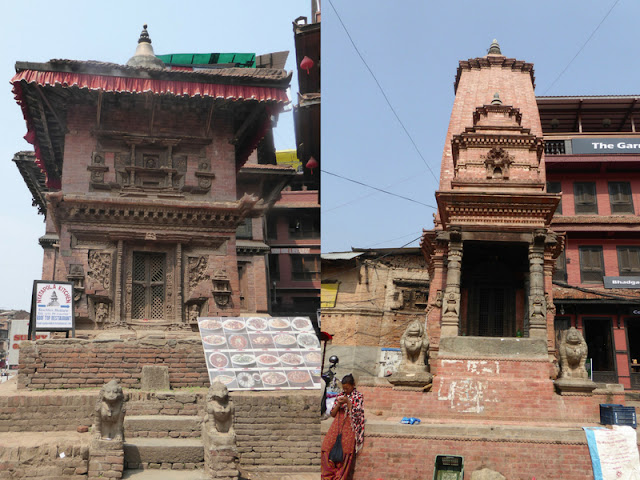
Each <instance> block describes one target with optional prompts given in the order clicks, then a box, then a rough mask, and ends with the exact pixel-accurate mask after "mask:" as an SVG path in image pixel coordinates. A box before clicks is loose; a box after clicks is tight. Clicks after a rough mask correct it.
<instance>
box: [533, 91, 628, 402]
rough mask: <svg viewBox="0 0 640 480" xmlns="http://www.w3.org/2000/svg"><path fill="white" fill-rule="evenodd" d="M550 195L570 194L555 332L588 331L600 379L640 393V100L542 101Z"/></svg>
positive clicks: (560, 223)
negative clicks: (638, 120) (639, 111)
mask: <svg viewBox="0 0 640 480" xmlns="http://www.w3.org/2000/svg"><path fill="white" fill-rule="evenodd" d="M536 101H537V104H538V108H539V111H540V118H541V121H542V128H543V131H544V139H545V153H546V155H545V157H546V171H547V190H548V191H549V192H553V193H557V194H561V195H562V202H561V204H560V205H559V206H558V209H557V210H556V213H555V215H554V217H553V221H552V226H553V228H554V230H556V231H557V232H562V233H563V234H564V236H565V248H564V253H563V254H562V255H561V257H560V258H559V260H558V264H557V269H556V271H555V273H554V287H553V291H554V304H555V328H556V330H562V329H565V328H568V327H569V326H575V327H577V328H578V329H580V330H582V332H583V334H584V337H585V340H586V342H587V345H588V347H589V356H590V357H591V358H592V361H593V378H594V380H595V381H597V382H607V383H621V384H623V385H624V387H625V389H630V388H632V389H638V388H640V364H639V363H638V362H640V294H639V290H638V288H640V217H639V216H638V213H639V212H638V209H639V208H640V162H639V161H638V160H640V135H639V134H638V133H636V125H635V121H636V118H637V106H636V104H637V97H635V96H632V95H629V96H593V97H537V98H536Z"/></svg>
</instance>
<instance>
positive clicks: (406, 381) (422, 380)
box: [387, 372, 433, 388]
mask: <svg viewBox="0 0 640 480" xmlns="http://www.w3.org/2000/svg"><path fill="white" fill-rule="evenodd" d="M387 380H389V383H390V384H392V385H393V386H394V388H395V387H414V388H424V387H426V386H427V385H429V384H431V383H432V382H433V375H432V374H430V373H429V372H396V373H394V374H393V375H391V376H390V377H388V378H387Z"/></svg>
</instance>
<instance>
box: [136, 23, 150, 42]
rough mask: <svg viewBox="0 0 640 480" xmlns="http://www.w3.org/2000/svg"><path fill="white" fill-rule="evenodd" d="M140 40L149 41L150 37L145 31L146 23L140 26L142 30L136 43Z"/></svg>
mask: <svg viewBox="0 0 640 480" xmlns="http://www.w3.org/2000/svg"><path fill="white" fill-rule="evenodd" d="M142 42H147V43H151V38H150V37H149V32H147V24H146V23H145V24H144V25H143V26H142V32H140V38H139V39H138V43H142Z"/></svg>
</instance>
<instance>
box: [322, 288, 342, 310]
mask: <svg viewBox="0 0 640 480" xmlns="http://www.w3.org/2000/svg"><path fill="white" fill-rule="evenodd" d="M339 285H340V284H339V283H337V282H336V283H325V282H323V283H322V284H321V285H320V308H334V307H335V306H336V298H337V297H338V286H339Z"/></svg>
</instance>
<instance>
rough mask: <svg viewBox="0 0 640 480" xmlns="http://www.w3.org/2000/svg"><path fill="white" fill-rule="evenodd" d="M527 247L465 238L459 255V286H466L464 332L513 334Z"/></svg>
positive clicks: (522, 282)
mask: <svg viewBox="0 0 640 480" xmlns="http://www.w3.org/2000/svg"><path fill="white" fill-rule="evenodd" d="M528 270H529V267H528V257H527V248H526V246H525V245H520V244H507V243H488V242H477V241H468V242H465V243H464V247H463V256H462V288H463V290H467V295H468V296H467V298H468V305H467V309H466V311H467V319H466V322H463V334H465V335H470V336H479V337H515V336H516V328H517V325H516V324H517V322H516V316H517V312H516V293H517V291H518V290H522V289H523V288H524V273H525V272H528Z"/></svg>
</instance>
